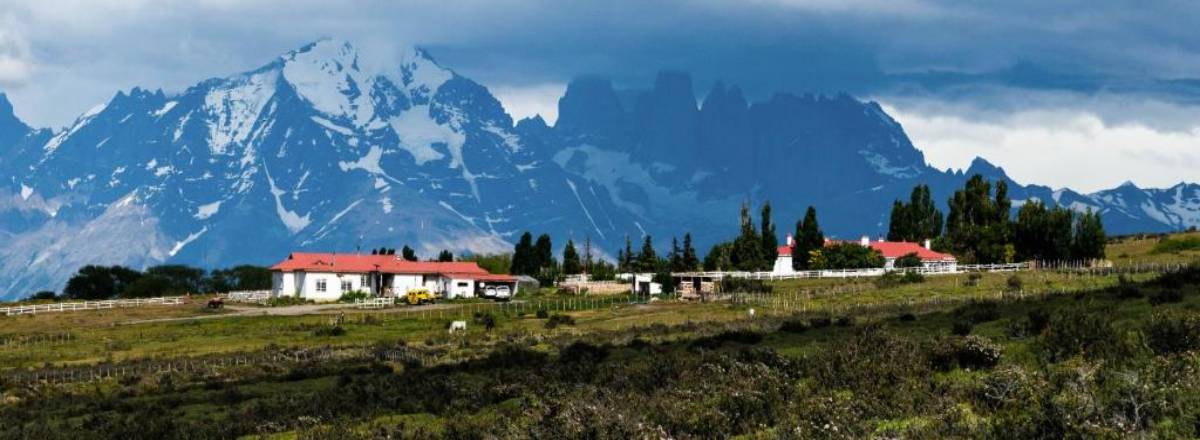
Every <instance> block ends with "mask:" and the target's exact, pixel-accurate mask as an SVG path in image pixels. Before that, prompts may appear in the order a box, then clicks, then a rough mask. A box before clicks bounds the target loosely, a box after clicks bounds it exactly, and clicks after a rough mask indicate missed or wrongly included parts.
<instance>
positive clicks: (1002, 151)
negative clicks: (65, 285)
mask: <svg viewBox="0 0 1200 440" xmlns="http://www.w3.org/2000/svg"><path fill="white" fill-rule="evenodd" d="M0 2H4V3H5V5H4V8H3V9H4V10H5V12H3V13H2V14H3V15H0V87H3V88H5V89H7V90H5V91H6V92H9V93H8V95H9V97H10V98H11V99H12V100H13V102H14V105H15V106H16V110H17V112H18V114H19V115H21V116H22V117H23V118H25V119H26V120H27V121H29V122H30V123H32V124H33V125H37V126H58V127H61V126H63V125H65V124H67V123H69V122H70V121H72V120H73V119H74V118H75V117H76V116H77V115H78V114H79V113H80V112H82V111H83V110H85V109H87V108H89V107H91V106H92V105H93V104H95V103H96V102H102V101H106V100H107V99H109V98H110V97H111V96H112V95H113V94H114V93H115V92H116V91H117V90H120V89H129V88H131V87H133V86H141V87H147V88H159V87H161V88H164V89H165V90H167V91H168V92H171V91H180V90H182V89H184V88H185V87H188V86H190V85H192V84H195V83H196V82H198V81H200V80H202V79H205V78H209V77H215V76H226V75H229V74H233V73H237V72H241V71H246V70H250V69H253V68H256V67H258V66H261V65H263V64H265V63H267V62H270V61H271V60H272V59H274V57H276V56H278V55H279V54H281V53H284V52H286V51H288V50H291V49H295V48H297V47H299V46H301V45H303V44H304V43H307V42H309V41H312V40H314V39H317V38H319V37H322V36H332V37H336V38H342V39H346V40H349V41H351V42H353V43H354V44H355V45H356V46H358V47H359V49H360V53H361V54H362V56H363V58H364V60H363V61H364V64H374V65H385V66H386V65H388V64H389V63H392V62H394V57H395V56H396V55H397V54H398V53H400V51H401V49H402V48H405V47H409V46H412V45H418V46H421V47H424V48H426V49H429V50H430V51H431V52H432V53H433V54H434V56H435V57H436V58H437V59H438V61H439V62H440V63H442V64H443V65H445V66H448V67H450V68H452V69H454V70H455V71H457V72H459V73H460V74H462V75H464V76H467V77H469V78H472V79H474V80H476V81H478V82H480V83H482V84H484V85H486V86H488V87H489V88H490V89H492V90H494V91H495V92H496V93H497V95H498V96H499V97H500V99H501V100H502V101H503V102H504V104H505V105H506V108H508V109H509V110H510V111H511V112H512V113H514V114H515V115H516V116H517V117H518V118H519V117H523V116H531V115H533V114H542V115H543V116H544V117H546V119H548V120H553V119H555V115H554V113H556V104H557V99H558V96H556V95H557V93H555V91H556V90H561V84H565V83H567V82H568V81H569V80H570V79H571V78H572V77H575V76H578V75H581V74H600V75H607V76H609V77H611V78H612V79H613V81H614V83H615V84H616V85H617V86H618V87H626V88H631V87H638V88H640V87H646V86H647V85H649V84H651V83H652V81H653V77H654V75H655V73H656V72H657V71H658V70H661V69H672V70H684V71H688V72H691V73H692V75H693V78H694V83H695V84H696V88H697V94H698V95H700V96H703V95H704V93H705V91H706V90H707V88H708V87H709V86H710V85H711V84H713V83H714V82H715V81H718V80H723V81H724V82H725V83H727V84H737V85H739V86H740V87H741V88H742V89H743V90H744V91H745V92H746V94H747V95H748V96H749V97H750V98H751V99H765V98H767V97H769V96H770V95H771V94H773V93H776V92H781V91H782V92H801V93H803V92H820V93H834V92H840V91H845V92H849V93H851V94H854V95H857V96H865V97H875V98H876V99H879V100H882V101H883V102H887V103H889V105H892V106H893V107H892V108H893V109H895V110H896V111H899V112H901V117H900V120H901V122H905V123H906V126H910V129H912V130H913V137H914V139H915V140H917V144H918V145H919V146H921V147H924V148H933V149H935V150H939V151H942V153H933V152H931V154H930V156H931V157H945V158H946V159H944V162H945V163H946V164H955V165H957V166H963V165H965V162H963V159H962V157H966V156H970V157H974V156H975V155H983V156H986V157H988V158H989V159H992V160H995V161H996V162H998V163H1000V164H1001V165H1003V166H1005V167H1006V168H1008V169H1011V170H1013V171H1014V172H1017V173H1024V174H1022V177H1028V178H1027V179H1026V180H1028V181H1036V180H1040V181H1052V180H1055V177H1053V176H1052V175H1045V176H1039V175H1038V173H1046V172H1048V171H1047V170H1048V169H1049V168H1044V167H1043V168H1038V166H1040V165H1038V164H1042V163H1045V161H1044V160H1043V159H1042V158H1041V156H1037V155H1033V156H1028V157H1027V156H1024V155H1022V154H1017V152H1032V150H1030V149H1031V148H1037V147H1039V145H1034V144H1038V143H1045V144H1042V145H1040V149H1041V150H1043V151H1041V152H1040V153H1042V154H1048V155H1051V156H1055V157H1059V156H1061V157H1062V158H1064V159H1066V158H1069V155H1067V154H1060V153H1058V152H1057V150H1060V149H1061V151H1063V152H1068V151H1069V152H1073V153H1080V152H1081V151H1083V150H1081V148H1083V147H1084V144H1085V143H1087V144H1088V145H1091V146H1092V147H1093V149H1092V150H1088V151H1089V152H1090V154H1091V155H1092V156H1094V157H1095V160H1096V161H1099V162H1096V165H1103V166H1114V167H1118V168H1106V170H1110V172H1108V173H1093V174H1112V175H1114V176H1115V177H1113V179H1119V180H1124V178H1125V177H1130V176H1132V177H1134V178H1135V179H1134V180H1136V181H1138V182H1139V183H1143V182H1146V183H1147V184H1151V183H1154V182H1158V181H1160V180H1162V179H1164V178H1166V176H1171V177H1170V178H1171V179H1175V178H1177V177H1179V176H1180V174H1181V171H1180V165H1179V164H1184V163H1192V164H1194V162H1189V161H1194V160H1195V159H1194V158H1195V156H1194V155H1193V154H1191V153H1188V152H1186V151H1184V150H1181V146H1180V143H1181V142H1185V141H1194V139H1193V138H1194V136H1195V131H1194V130H1195V123H1193V122H1192V121H1196V120H1200V117H1198V116H1200V111H1197V108H1200V80H1196V79H1194V78H1196V77H1197V72H1200V56H1198V55H1200V54H1198V53H1197V52H1200V46H1197V44H1196V38H1195V23H1197V22H1200V8H1196V7H1194V5H1193V4H1191V3H1190V2H1186V1H1184V0H1168V1H1165V2H1151V3H1143V4H1138V5H1136V6H1131V5H1130V4H1129V3H1128V2H1123V1H1119V0H1096V1H1088V2H1075V1H1068V2H1045V1H1042V0H982V1H970V2H963V1H957V0H892V1H888V0H844V1H837V0H748V1H742V2H728V1H719V0H663V1H655V2H645V1H640V0H613V1H575V2H561V1H550V0H514V1H504V2H496V1H485V0H466V1H461V2H444V1H436V0H411V1H405V2H391V1H383V0H363V1H356V2H353V3H352V4H351V5H349V6H348V5H346V4H344V3H340V2H328V1H325V0H289V1H285V0H260V1H254V2H246V1H236V0H198V1H185V0H159V1H152V0H28V1H16V0H0ZM35 60H36V63H35ZM1031 115H1036V116H1037V117H1038V118H1054V119H1055V120H1056V121H1058V122H1059V123H1061V124H1064V125H1063V127H1053V126H1048V125H1047V124H1045V123H1044V121H1041V120H1039V119H1038V118H1035V117H1031ZM1068 128H1069V129H1068ZM989 139H990V141H989ZM1018 144H1021V145H1018ZM956 145H957V146H958V147H957V150H956V148H955V146H956ZM1192 145H1197V144H1195V143H1193V144H1192ZM973 149H977V150H973ZM1101 149H1104V151H1100V150H1101ZM1193 149H1194V148H1193ZM1049 150H1055V151H1049ZM992 155H998V156H997V157H992ZM1122 155H1134V156H1136V157H1134V158H1133V159H1129V160H1127V161H1125V162H1116V161H1115V160H1116V159H1115V158H1117V157H1122ZM960 156H962V157H960ZM1092 156H1089V157H1088V159H1087V160H1093V159H1092ZM1154 157H1158V159H1154ZM967 160H969V158H968V159H967ZM1156 160H1157V161H1158V162H1155V161H1156ZM939 161H942V159H939ZM1127 163H1130V164H1137V165H1136V166H1134V167H1132V168H1123V167H1122V166H1124V165H1125V164H1127ZM1155 163H1157V164H1158V166H1157V167H1154V166H1152V165H1153V164H1155ZM1126 170H1128V172H1126ZM1072 172H1073V171H1072ZM1079 174H1081V175H1080V176H1078V177H1079V178H1080V179H1081V181H1083V182H1087V183H1085V185H1088V186H1092V185H1098V184H1099V183H1093V182H1098V181H1099V180H1102V178H1101V177H1099V176H1096V175H1091V176H1086V175H1082V174H1083V173H1079ZM1035 177H1038V178H1037V179H1035ZM1182 177H1184V178H1188V179H1194V178H1195V177H1194V176H1187V175H1183V176H1182ZM1060 180H1063V181H1066V179H1060ZM1051 183H1056V182H1051ZM1068 183H1069V182H1068ZM1056 184H1057V183H1056Z"/></svg>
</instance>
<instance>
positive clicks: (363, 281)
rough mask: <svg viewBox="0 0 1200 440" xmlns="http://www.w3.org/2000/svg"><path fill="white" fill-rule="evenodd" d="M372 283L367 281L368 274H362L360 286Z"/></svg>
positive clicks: (359, 279)
mask: <svg viewBox="0 0 1200 440" xmlns="http://www.w3.org/2000/svg"><path fill="white" fill-rule="evenodd" d="M370 284H371V283H370V282H368V281H367V276H366V275H362V276H360V277H358V285H360V286H367V285H370Z"/></svg>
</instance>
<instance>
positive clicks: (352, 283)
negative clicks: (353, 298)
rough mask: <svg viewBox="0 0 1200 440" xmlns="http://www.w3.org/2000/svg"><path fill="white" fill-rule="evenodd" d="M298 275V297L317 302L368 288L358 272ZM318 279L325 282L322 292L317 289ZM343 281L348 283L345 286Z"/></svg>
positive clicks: (332, 299)
mask: <svg viewBox="0 0 1200 440" xmlns="http://www.w3.org/2000/svg"><path fill="white" fill-rule="evenodd" d="M298 275H299V276H298V277H297V280H296V282H297V285H298V286H300V297H301V298H304V299H308V300H313V301H317V302H328V301H337V300H338V299H339V298H341V297H342V294H343V293H347V292H353V291H356V290H361V291H364V292H366V291H369V289H370V286H369V285H364V284H363V283H362V274H358V273H343V274H338V273H328V272H308V273H298ZM285 279H286V278H285ZM319 281H324V282H325V291H323V292H322V291H319V290H317V284H318V282H319ZM343 281H345V282H347V283H349V285H348V286H346V288H343V286H342V282H343ZM368 283H369V280H368Z"/></svg>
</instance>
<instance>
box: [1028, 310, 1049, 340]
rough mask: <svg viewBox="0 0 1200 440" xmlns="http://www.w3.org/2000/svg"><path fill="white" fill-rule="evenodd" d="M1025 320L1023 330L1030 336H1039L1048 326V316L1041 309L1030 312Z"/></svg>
mask: <svg viewBox="0 0 1200 440" xmlns="http://www.w3.org/2000/svg"><path fill="white" fill-rule="evenodd" d="M1025 319H1026V322H1025V329H1026V330H1028V331H1029V334H1031V335H1040V334H1042V331H1044V330H1046V327H1049V326H1050V314H1049V313H1046V311H1045V310H1042V309H1033V310H1030V311H1029V313H1028V314H1027V315H1026V317H1025Z"/></svg>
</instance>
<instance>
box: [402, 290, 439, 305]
mask: <svg viewBox="0 0 1200 440" xmlns="http://www.w3.org/2000/svg"><path fill="white" fill-rule="evenodd" d="M404 300H405V301H407V302H408V304H409V305H414V306H416V305H421V304H428V303H432V302H436V301H437V295H434V294H433V293H430V292H429V289H426V288H424V287H418V288H415V289H409V291H408V293H405V294H404Z"/></svg>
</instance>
